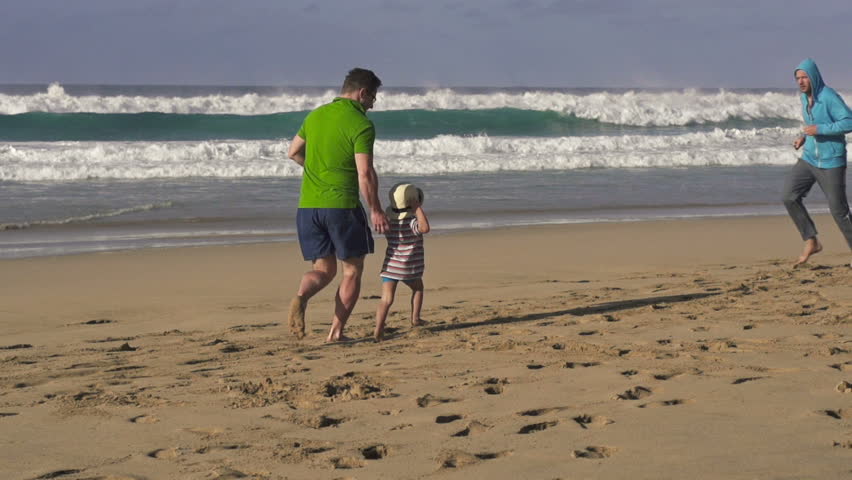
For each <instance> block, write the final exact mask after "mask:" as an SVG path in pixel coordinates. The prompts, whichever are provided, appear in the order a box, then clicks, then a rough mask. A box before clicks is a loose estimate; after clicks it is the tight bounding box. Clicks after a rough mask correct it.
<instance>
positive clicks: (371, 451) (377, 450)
mask: <svg viewBox="0 0 852 480" xmlns="http://www.w3.org/2000/svg"><path fill="white" fill-rule="evenodd" d="M361 455H363V456H364V458H365V459H366V460H381V459H383V458H385V457H387V456H388V447H387V446H385V445H382V444H378V445H371V446H369V447H366V448H362V449H361Z"/></svg>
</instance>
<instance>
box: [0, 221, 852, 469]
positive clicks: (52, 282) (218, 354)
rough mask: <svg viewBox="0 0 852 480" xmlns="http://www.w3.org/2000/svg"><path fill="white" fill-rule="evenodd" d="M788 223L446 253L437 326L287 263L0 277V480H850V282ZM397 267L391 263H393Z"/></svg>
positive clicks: (225, 253)
mask: <svg viewBox="0 0 852 480" xmlns="http://www.w3.org/2000/svg"><path fill="white" fill-rule="evenodd" d="M818 226H819V227H820V228H821V230H822V232H824V234H823V243H824V244H825V245H826V251H825V252H823V253H821V254H820V255H818V256H816V257H814V259H813V261H812V263H811V264H810V265H808V266H806V267H804V268H799V269H795V270H794V269H791V268H790V267H789V265H790V263H791V260H792V259H793V258H794V257H795V256H796V254H797V253H798V251H799V249H800V247H801V243H800V241H799V240H798V237H797V235H796V233H795V231H794V229H793V227H792V225H791V224H790V222H789V220H788V219H786V218H783V217H770V218H741V219H719V220H695V221H678V222H648V223H633V224H625V223H622V224H599V225H571V226H554V227H534V228H520V229H505V230H492V231H480V232H470V233H464V234H454V235H430V236H429V238H428V239H427V242H426V248H427V275H426V277H425V282H426V286H427V291H426V301H425V305H424V314H423V318H424V319H425V320H426V321H427V322H428V325H427V326H425V327H421V328H417V329H413V330H412V329H411V328H409V327H408V323H407V316H408V297H407V292H406V289H405V288H400V293H401V296H400V297H399V298H398V300H397V303H396V305H394V307H393V309H392V311H393V313H392V314H391V316H390V317H389V322H388V323H389V327H390V329H389V332H388V335H387V341H385V342H384V343H381V344H376V343H373V342H372V341H368V340H366V338H367V337H369V336H370V334H371V331H372V328H373V315H374V311H375V308H376V300H375V298H376V295H377V294H378V293H379V281H378V278H377V276H376V275H377V271H378V268H379V265H380V263H381V255H375V256H371V257H369V258H368V267H367V272H366V274H365V281H364V287H363V289H362V300H361V301H360V302H359V304H358V306H357V307H356V311H355V313H354V314H353V316H352V319H351V320H350V324H349V327H348V328H347V334H349V335H350V336H354V337H358V338H361V339H362V340H359V341H354V342H350V343H346V344H337V345H325V344H323V343H322V340H323V339H324V337H325V332H326V330H327V329H328V327H329V320H330V312H331V306H332V298H333V293H334V292H333V289H332V288H329V289H327V291H325V292H323V293H322V294H320V295H319V296H318V297H317V298H315V299H314V300H313V301H312V302H311V304H310V306H309V308H308V315H307V322H308V332H309V335H308V337H307V338H306V339H304V340H303V341H296V340H295V339H293V338H291V337H289V335H288V333H287V321H286V318H285V314H286V311H287V308H288V303H289V299H290V297H291V295H292V294H293V293H294V291H295V289H296V286H297V283H298V280H299V276H300V274H301V272H302V271H303V270H304V269H306V268H307V264H306V263H304V262H302V261H301V259H300V257H299V254H298V249H297V246H296V245H292V244H275V245H255V246H238V247H213V248H185V249H168V250H147V251H133V252H121V253H109V254H96V255H78V256H67V257H54V258H38V259H24V260H7V261H1V262H0V302H1V303H0V328H2V332H3V333H2V337H0V368H2V369H0V479H4V480H5V479H10V480H16V479H21V480H25V479H26V480H29V479H52V478H57V479H61V480H78V479H137V480H140V479H184V478H186V479H236V478H257V479H284V478H286V479H344V478H345V479H374V478H382V479H408V478H432V477H434V478H441V479H455V478H464V479H470V478H490V479H518V478H523V479H548V480H551V479H566V480H567V479H626V478H629V479H684V478H708V479H715V478H720V479H722V478H724V479H764V478H765V479H804V478H812V479H840V478H844V479H845V478H852V385H850V384H849V382H852V353H850V352H852V329H850V324H852V314H850V312H852V269H850V268H849V266H848V264H849V261H850V259H852V258H850V254H849V252H848V251H847V250H846V247H845V245H843V241H842V239H841V238H840V236H839V234H838V233H837V229H836V227H835V226H834V225H832V224H831V220H830V219H828V218H826V217H820V218H819V219H818ZM377 244H378V245H379V246H383V245H384V242H383V241H381V240H380V241H378V242H377Z"/></svg>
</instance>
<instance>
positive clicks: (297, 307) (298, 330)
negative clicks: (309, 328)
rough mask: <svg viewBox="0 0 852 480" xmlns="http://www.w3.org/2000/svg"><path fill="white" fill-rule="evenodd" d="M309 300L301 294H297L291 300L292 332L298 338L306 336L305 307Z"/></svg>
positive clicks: (289, 319)
mask: <svg viewBox="0 0 852 480" xmlns="http://www.w3.org/2000/svg"><path fill="white" fill-rule="evenodd" d="M307 306H308V302H307V301H306V300H305V299H304V297H302V296H301V295H296V296H295V297H293V300H290V316H289V317H288V321H289V322H290V333H292V334H293V335H295V336H296V338H298V339H302V338H304V337H305V308H307Z"/></svg>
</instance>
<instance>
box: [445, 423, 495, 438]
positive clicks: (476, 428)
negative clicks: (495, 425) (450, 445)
mask: <svg viewBox="0 0 852 480" xmlns="http://www.w3.org/2000/svg"><path fill="white" fill-rule="evenodd" d="M489 429H491V426H490V425H486V424H484V423H480V422H477V421H476V420H474V421H472V422H470V423H469V424H468V425H467V427H465V428H464V430H460V431H458V432H456V433H454V434H453V436H454V437H469V436H471V435H476V434H479V433H482V432H485V431H487V430H489Z"/></svg>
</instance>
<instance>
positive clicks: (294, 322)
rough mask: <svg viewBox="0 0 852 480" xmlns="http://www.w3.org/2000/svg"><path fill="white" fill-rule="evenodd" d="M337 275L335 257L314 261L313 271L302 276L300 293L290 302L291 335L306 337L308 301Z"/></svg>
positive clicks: (330, 256)
mask: <svg viewBox="0 0 852 480" xmlns="http://www.w3.org/2000/svg"><path fill="white" fill-rule="evenodd" d="M336 274H337V259H336V258H335V257H334V255H329V256H327V257H322V258H318V259H316V260H314V262H313V269H312V270H311V271H309V272H305V274H304V275H302V282H301V283H300V284H299V292H298V293H297V294H296V296H295V297H293V299H292V300H291V301H290V317H289V322H290V333H292V334H293V335H295V336H296V338H303V337H304V336H305V309H306V308H307V307H308V300H310V299H311V297H313V296H314V295H316V294H317V293H319V291H320V290H322V289H323V288H325V287H326V285H328V284H329V283H330V282H331V281H332V279H334V276H335V275H336Z"/></svg>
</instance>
